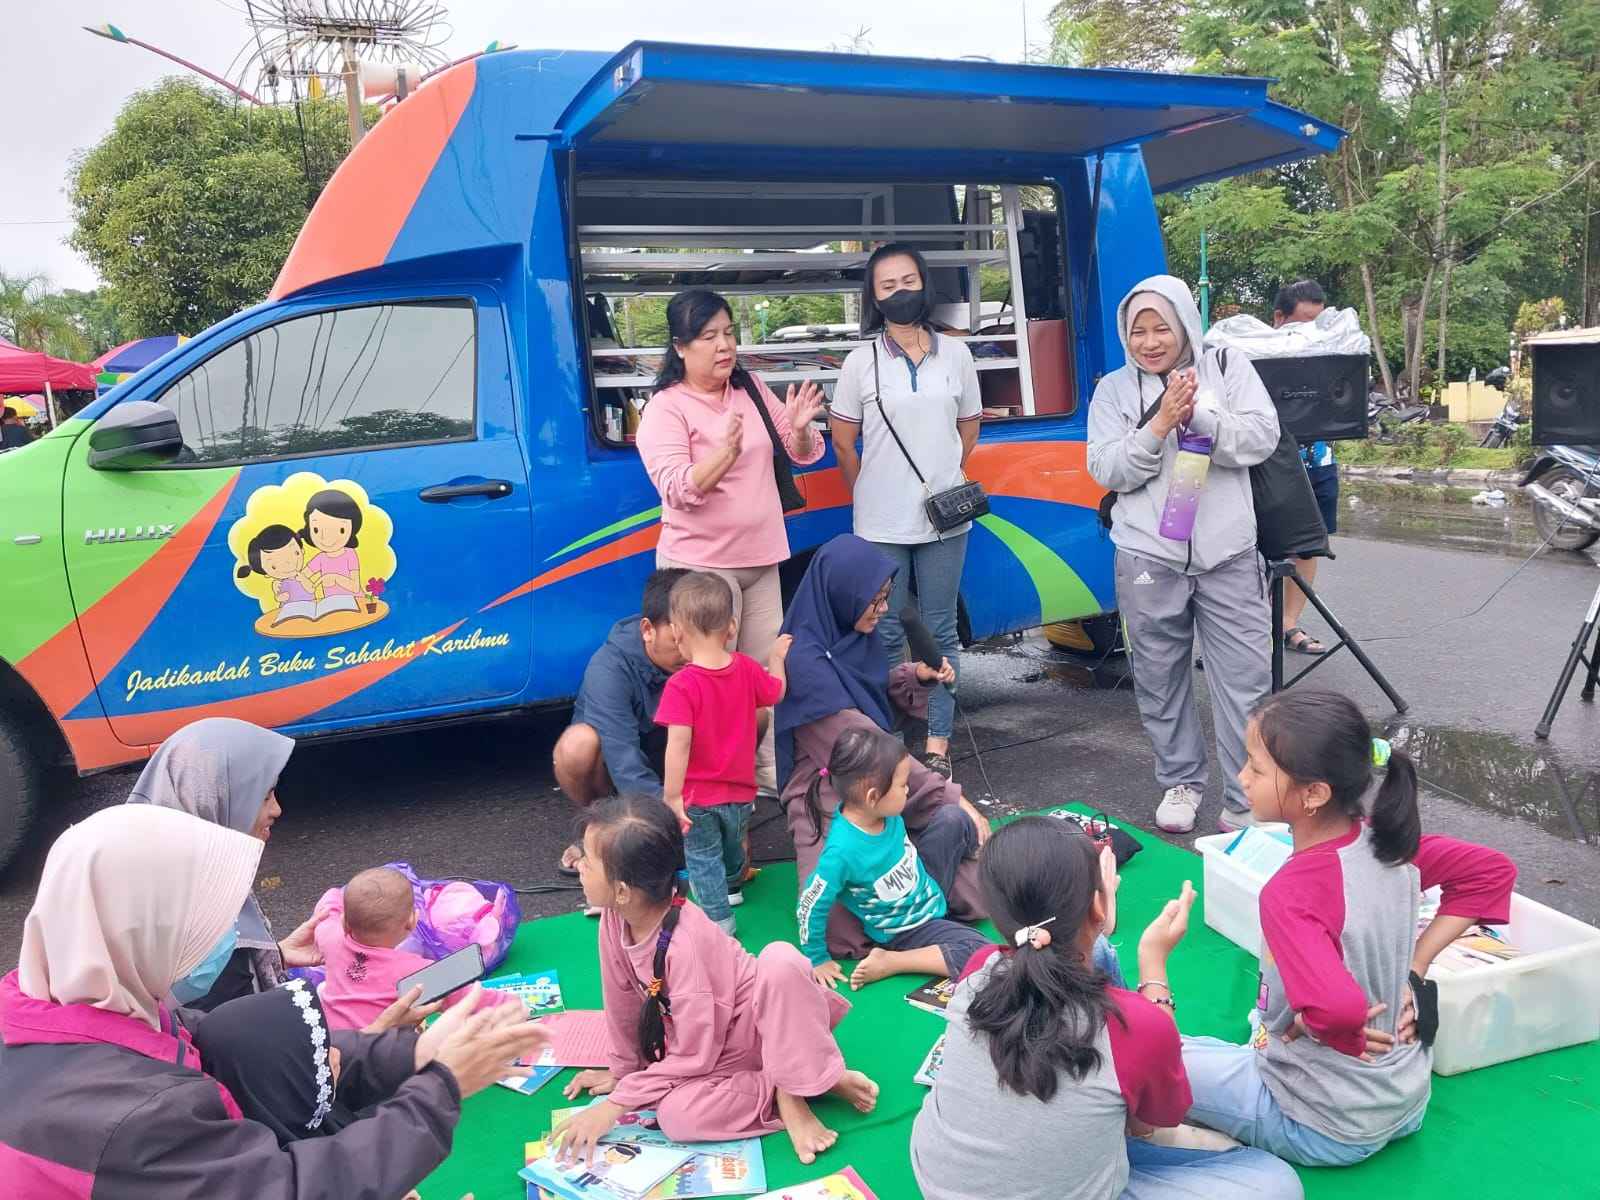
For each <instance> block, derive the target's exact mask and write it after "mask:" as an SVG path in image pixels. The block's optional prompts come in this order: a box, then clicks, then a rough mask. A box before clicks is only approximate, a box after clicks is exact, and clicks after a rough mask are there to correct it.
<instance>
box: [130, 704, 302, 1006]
mask: <svg viewBox="0 0 1600 1200" xmlns="http://www.w3.org/2000/svg"><path fill="white" fill-rule="evenodd" d="M293 753H294V739H293V738H287V737H284V736H283V734H281V733H275V732H273V731H272V730H270V729H263V728H261V726H259V725H252V724H251V723H250V722H248V721H239V720H235V719H234V718H232V717H207V718H205V719H204V720H200V721H195V722H193V723H192V724H189V725H185V726H184V727H183V728H182V729H180V730H178V732H177V733H175V734H173V735H172V736H171V737H169V738H168V739H167V740H166V741H165V742H163V743H162V745H161V748H160V749H159V750H157V751H156V752H155V754H154V755H152V756H151V758H150V761H149V762H148V763H146V764H145V768H144V770H143V771H142V772H140V774H139V779H138V781H137V782H136V783H135V784H134V785H133V791H132V792H131V793H130V794H129V796H128V803H129V804H153V805H156V806H158V807H160V808H175V809H178V810H179V811H181V812H186V813H190V814H191V815H193V816H197V817H199V818H200V819H201V820H203V821H210V822H212V823H213V824H215V825H225V826H227V827H228V828H229V829H234V830H237V831H238V832H240V833H248V834H249V835H250V836H251V837H253V838H256V839H257V840H259V841H261V842H263V843H265V842H266V841H267V840H268V839H269V838H271V837H272V827H273V825H274V824H276V823H277V820H278V818H279V817H281V816H282V815H283V809H282V807H281V806H280V805H279V804H278V776H279V775H281V774H282V773H283V769H284V767H285V766H286V765H288V762H289V756H290V755H291V754H293ZM316 923H317V919H316V917H315V916H313V917H311V918H310V919H309V920H307V921H306V922H305V923H304V924H302V925H301V926H300V927H299V928H298V929H296V930H295V931H294V932H293V933H291V934H290V935H289V936H288V937H286V938H283V939H282V940H281V941H280V940H279V939H278V938H277V936H276V935H275V934H274V933H273V932H272V925H271V923H270V922H269V921H268V920H267V915H266V913H264V912H262V911H261V904H260V902H259V901H258V900H257V899H256V898H255V895H254V893H251V894H249V895H247V896H246V897H245V899H244V906H243V907H242V908H241V909H240V910H239V915H238V918H237V920H236V921H235V922H234V931H235V933H236V935H237V937H236V939H235V942H234V947H233V951H232V953H231V954H229V955H228V957H227V958H226V960H224V961H223V962H221V963H220V964H218V970H217V971H216V972H215V973H214V974H213V975H212V976H211V978H210V981H209V983H208V985H207V987H206V988H205V989H204V990H203V991H200V992H197V993H195V994H194V995H182V996H179V997H178V999H179V1000H180V1001H182V1002H183V1003H184V1004H186V1005H188V1006H189V1007H190V1008H195V1009H199V1010H201V1011H203V1012H205V1011H210V1010H211V1009H213V1008H215V1007H217V1005H219V1004H222V1003H224V1002H225V1001H228V1000H233V999H236V998H238V997H240V996H248V995H250V994H251V993H252V992H264V991H267V990H268V989H270V988H274V987H276V986H278V985H279V984H280V983H282V982H283V981H284V980H285V979H287V978H288V968H290V967H315V966H320V965H321V963H322V953H321V951H319V950H318V949H317V945H316V941H315V938H314V932H315V930H316Z"/></svg>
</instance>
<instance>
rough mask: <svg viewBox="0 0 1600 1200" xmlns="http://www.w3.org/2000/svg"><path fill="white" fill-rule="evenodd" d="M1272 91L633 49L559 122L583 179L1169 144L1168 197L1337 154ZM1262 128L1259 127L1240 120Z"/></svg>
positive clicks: (1327, 133) (1182, 80) (1038, 160)
mask: <svg viewBox="0 0 1600 1200" xmlns="http://www.w3.org/2000/svg"><path fill="white" fill-rule="evenodd" d="M1267 83H1268V81H1267V80H1264V79H1254V78H1245V77H1231V76H1230V77H1217V76H1206V75H1157V74H1148V73H1145V72H1139V71H1106V70H1073V69H1065V68H1060V67H1033V66H1014V65H1009V64H1001V63H984V62H966V61H960V62H946V61H934V60H924V59H908V58H879V57H869V56H863V55H849V54H810V53H798V52H792V51H775V50H749V49H740V48H724V47H706V46H676V45H663V44H658V43H637V44H635V45H633V46H630V47H629V48H627V49H626V50H624V51H622V52H621V53H620V54H619V55H618V56H617V57H616V58H614V59H613V60H611V63H610V64H609V65H608V67H607V68H606V69H604V70H602V71H599V72H597V73H596V74H595V76H594V78H593V79H592V80H591V81H590V83H589V84H588V86H586V87H585V88H583V89H582V90H581V91H580V92H579V94H578V95H577V97H576V98H575V99H574V100H573V102H572V104H570V105H569V106H568V108H567V110H566V111H565V112H564V113H563V114H562V116H561V119H560V121H559V122H558V125H559V127H560V129H561V130H562V132H563V134H564V135H565V137H566V138H567V140H568V141H569V142H570V143H571V144H573V145H574V146H576V147H578V148H579V149H580V151H581V153H580V157H579V163H580V169H582V170H584V171H596V170H598V171H614V172H617V173H624V172H628V171H633V170H641V169H648V170H650V171H652V172H656V173H667V172H670V173H675V174H694V173H697V172H699V171H717V170H727V169H728V168H729V167H730V166H732V165H734V164H735V163H737V162H739V161H741V160H742V161H743V162H744V165H745V167H746V168H747V169H751V170H757V171H759V170H760V169H762V168H767V169H768V170H772V169H775V168H776V169H782V168H783V167H784V166H785V165H786V164H787V165H788V166H789V167H797V166H798V165H799V164H800V163H801V162H809V164H810V169H811V170H812V171H815V169H816V167H817V155H818V153H819V152H823V153H827V154H830V155H833V156H835V157H834V159H833V161H834V162H835V163H836V165H837V166H838V167H840V168H849V167H850V166H851V164H853V163H857V162H860V161H862V160H872V161H876V163H877V164H878V169H879V171H880V172H881V171H882V170H883V168H884V166H885V164H888V163H899V164H903V166H904V167H905V168H907V169H908V174H910V173H912V172H914V171H915V168H916V167H917V165H918V164H919V163H921V164H923V166H924V169H928V170H934V171H939V172H944V171H947V170H948V169H950V168H952V167H955V166H957V165H959V164H960V163H961V162H962V160H963V159H966V160H969V161H970V162H971V163H972V164H973V165H976V164H977V163H979V162H986V163H988V164H990V166H991V169H990V170H988V171H984V172H983V173H984V174H985V175H990V174H992V173H993V171H992V167H993V164H995V163H996V162H999V161H1003V162H1006V163H1009V164H1011V165H1012V166H1013V167H1014V168H1015V169H1016V170H1018V171H1022V172H1028V171H1037V172H1039V173H1040V174H1041V175H1043V174H1046V173H1048V167H1049V164H1051V163H1059V161H1060V160H1061V159H1062V158H1063V157H1070V156H1080V155H1087V154H1093V153H1095V152H1096V151H1098V150H1102V149H1106V148H1109V147H1111V146H1117V145H1125V144H1128V143H1144V142H1150V141H1151V139H1159V140H1160V142H1161V146H1160V149H1159V150H1158V151H1156V152H1155V153H1156V158H1155V163H1156V164H1157V165H1159V166H1160V168H1161V170H1162V173H1163V174H1162V182H1161V186H1162V187H1163V188H1172V187H1178V186H1183V176H1184V175H1185V173H1186V172H1187V173H1189V174H1192V175H1193V176H1194V180H1193V181H1194V182H1199V181H1200V179H1201V177H1202V176H1203V177H1206V178H1212V177H1216V176H1217V174H1218V173H1219V172H1220V173H1221V174H1230V173H1235V172H1237V171H1240V170H1248V169H1251V168H1252V167H1253V166H1255V165H1270V164H1271V163H1274V162H1280V161H1285V160H1287V159H1289V158H1297V157H1304V156H1306V155H1310V154H1316V153H1321V152H1325V151H1327V150H1330V149H1333V148H1334V147H1336V146H1337V145H1338V136H1339V134H1338V131H1337V130H1336V129H1334V128H1333V127H1332V126H1328V125H1324V124H1321V123H1319V122H1316V121H1313V120H1312V119H1311V118H1309V117H1305V116H1303V115H1302V114H1300V113H1296V112H1294V111H1293V110H1291V109H1286V108H1283V107H1282V106H1280V105H1276V104H1273V103H1272V102H1271V101H1269V100H1268V99H1267ZM1240 118H1250V121H1249V122H1248V124H1245V123H1241V122H1240V121H1239V120H1238V119H1240Z"/></svg>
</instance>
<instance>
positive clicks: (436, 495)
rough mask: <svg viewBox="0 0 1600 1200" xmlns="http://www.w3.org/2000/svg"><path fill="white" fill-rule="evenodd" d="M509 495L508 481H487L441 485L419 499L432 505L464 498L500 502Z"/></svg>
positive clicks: (430, 488) (430, 489)
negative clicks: (469, 497) (473, 497)
mask: <svg viewBox="0 0 1600 1200" xmlns="http://www.w3.org/2000/svg"><path fill="white" fill-rule="evenodd" d="M509 495H511V481H510V480H507V479H485V480H484V481H483V482H482V483H440V484H436V485H434V486H433V487H429V488H423V489H422V490H421V491H420V492H418V493H417V496H418V498H419V499H422V500H426V501H427V502H428V503H430V504H442V503H444V502H445V501H446V500H459V499H461V498H462V497H463V496H487V497H488V498H489V499H491V500H500V499H503V498H505V497H506V496H509Z"/></svg>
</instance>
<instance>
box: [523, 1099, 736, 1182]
mask: <svg viewBox="0 0 1600 1200" xmlns="http://www.w3.org/2000/svg"><path fill="white" fill-rule="evenodd" d="M583 1107H584V1106H579V1107H575V1108H557V1109H553V1110H552V1111H551V1113H550V1126H551V1128H552V1129H560V1128H561V1126H562V1125H564V1124H565V1123H566V1122H567V1121H570V1120H571V1119H572V1118H573V1117H575V1116H577V1115H578V1114H579V1113H581V1112H582V1111H583ZM600 1141H601V1143H602V1144H606V1143H617V1142H633V1143H636V1144H638V1145H642V1146H662V1147H666V1148H669V1149H674V1150H683V1151H687V1152H688V1153H689V1154H690V1155H691V1156H692V1157H691V1158H690V1159H689V1160H688V1161H687V1162H685V1163H684V1164H683V1165H682V1166H681V1167H679V1168H678V1169H677V1171H675V1172H674V1173H673V1174H671V1175H669V1176H667V1178H666V1179H664V1180H662V1181H661V1183H659V1184H657V1185H656V1187H655V1188H654V1189H653V1190H652V1191H651V1192H650V1195H649V1198H648V1200H671V1198H678V1200H689V1197H693V1196H742V1195H748V1194H750V1193H752V1192H760V1191H762V1190H764V1189H765V1188H766V1186H767V1169H766V1160H765V1158H764V1157H763V1156H762V1152H761V1139H760V1138H743V1139H740V1140H738V1141H731V1142H674V1141H673V1140H672V1139H670V1138H669V1137H667V1135H666V1134H664V1133H662V1132H661V1126H660V1125H658V1124H657V1123H656V1114H655V1112H654V1111H653V1110H651V1109H642V1110H640V1111H639V1112H630V1113H624V1114H623V1115H622V1116H621V1118H619V1119H618V1121H617V1124H616V1125H615V1126H614V1127H613V1128H612V1129H610V1130H608V1131H607V1132H606V1133H604V1134H603V1135H601V1138H600Z"/></svg>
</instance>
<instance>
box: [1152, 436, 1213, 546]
mask: <svg viewBox="0 0 1600 1200" xmlns="http://www.w3.org/2000/svg"><path fill="white" fill-rule="evenodd" d="M1210 469H1211V439H1210V438H1208V437H1202V436H1201V435H1200V434H1198V433H1185V434H1184V435H1183V436H1182V437H1180V438H1179V439H1178V458H1177V461H1176V462H1175V463H1173V466H1172V486H1171V487H1170V488H1169V489H1168V490H1167V506H1166V507H1165V508H1163V509H1162V510H1161V525H1160V530H1161V536H1162V537H1164V538H1170V539H1171V540H1172V541H1174V542H1187V541H1188V540H1189V537H1190V535H1191V534H1193V533H1194V515H1195V513H1196V512H1197V511H1198V510H1199V508H1200V493H1201V491H1202V490H1203V489H1204V488H1205V486H1206V472H1207V471H1208V470H1210Z"/></svg>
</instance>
